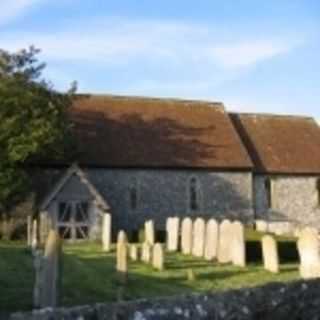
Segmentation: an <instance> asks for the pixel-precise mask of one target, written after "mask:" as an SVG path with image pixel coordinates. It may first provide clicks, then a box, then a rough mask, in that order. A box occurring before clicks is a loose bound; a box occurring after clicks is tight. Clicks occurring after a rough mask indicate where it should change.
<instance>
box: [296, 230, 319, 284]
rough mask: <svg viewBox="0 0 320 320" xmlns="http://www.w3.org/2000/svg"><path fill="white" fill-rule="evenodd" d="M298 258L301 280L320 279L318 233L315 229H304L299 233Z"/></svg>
mask: <svg viewBox="0 0 320 320" xmlns="http://www.w3.org/2000/svg"><path fill="white" fill-rule="evenodd" d="M298 251H299V256H300V268H299V271H300V275H301V277H302V278H303V279H311V278H318V277H320V256H319V238H318V231H317V229H315V228H311V227H308V228H305V229H303V230H302V231H301V232H300V237H299V240H298Z"/></svg>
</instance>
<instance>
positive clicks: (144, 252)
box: [141, 242, 152, 263]
mask: <svg viewBox="0 0 320 320" xmlns="http://www.w3.org/2000/svg"><path fill="white" fill-rule="evenodd" d="M151 249H152V246H151V245H150V244H149V243H148V242H144V243H143V244H142V248H141V260H142V261H143V262H145V263H150V261H151Z"/></svg>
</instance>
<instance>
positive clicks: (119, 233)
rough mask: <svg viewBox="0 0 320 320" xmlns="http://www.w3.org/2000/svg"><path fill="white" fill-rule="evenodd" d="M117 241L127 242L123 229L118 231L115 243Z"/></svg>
mask: <svg viewBox="0 0 320 320" xmlns="http://www.w3.org/2000/svg"><path fill="white" fill-rule="evenodd" d="M118 243H128V238H127V234H126V233H125V232H124V231H123V230H120V231H119V232H118V237H117V244H118Z"/></svg>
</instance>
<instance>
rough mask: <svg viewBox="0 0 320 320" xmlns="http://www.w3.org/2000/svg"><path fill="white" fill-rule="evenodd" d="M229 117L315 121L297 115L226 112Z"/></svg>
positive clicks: (310, 117) (309, 117) (308, 117)
mask: <svg viewBox="0 0 320 320" xmlns="http://www.w3.org/2000/svg"><path fill="white" fill-rule="evenodd" d="M228 114H229V115H236V116H237V115H238V116H249V117H270V118H271V117H273V118H292V119H305V120H315V118H314V117H312V116H307V115H299V114H281V113H267V112H261V113H259V112H256V113H255V112H235V111H231V112H228Z"/></svg>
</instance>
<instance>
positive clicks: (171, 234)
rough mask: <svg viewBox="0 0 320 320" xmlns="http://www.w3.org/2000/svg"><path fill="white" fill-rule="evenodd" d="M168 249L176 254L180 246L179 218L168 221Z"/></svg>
mask: <svg viewBox="0 0 320 320" xmlns="http://www.w3.org/2000/svg"><path fill="white" fill-rule="evenodd" d="M166 229H167V249H168V251H171V252H175V251H177V250H178V244H179V218H178V217H171V218H168V219H167V227H166Z"/></svg>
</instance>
